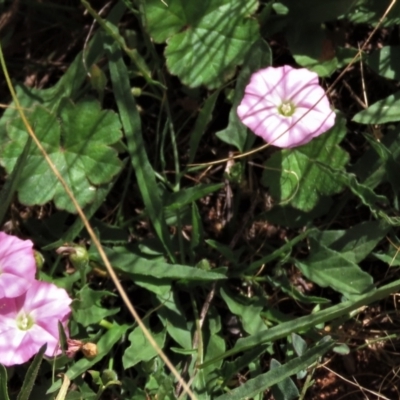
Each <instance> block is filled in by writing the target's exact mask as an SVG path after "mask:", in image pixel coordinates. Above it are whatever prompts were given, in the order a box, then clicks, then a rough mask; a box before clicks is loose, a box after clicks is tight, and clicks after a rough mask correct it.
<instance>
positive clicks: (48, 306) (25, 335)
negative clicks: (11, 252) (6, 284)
mask: <svg viewBox="0 0 400 400" xmlns="http://www.w3.org/2000/svg"><path fill="white" fill-rule="evenodd" d="M70 303H71V299H70V298H69V296H68V294H67V292H66V291H65V290H64V289H60V288H58V287H57V286H55V285H53V284H52V283H48V282H39V281H36V280H35V281H33V282H32V284H31V286H30V287H29V289H28V290H27V291H26V292H25V293H24V294H22V295H21V296H18V297H15V298H3V299H0V363H1V364H3V365H6V366H11V365H15V364H22V363H24V362H26V361H28V360H29V359H30V358H31V357H32V356H33V355H35V354H36V353H37V352H38V351H39V349H40V348H41V347H42V346H43V344H45V343H47V349H46V352H45V355H46V356H49V357H52V356H55V355H57V354H59V353H60V348H59V333H58V321H60V322H61V323H62V325H63V326H64V329H66V330H67V322H68V317H69V315H70V312H71V310H70V307H69V305H70Z"/></svg>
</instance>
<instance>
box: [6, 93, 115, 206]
mask: <svg viewBox="0 0 400 400" xmlns="http://www.w3.org/2000/svg"><path fill="white" fill-rule="evenodd" d="M29 120H30V123H31V125H32V126H34V127H35V132H36V135H37V137H38V139H39V140H40V141H41V143H42V144H43V146H44V148H45V150H46V151H47V153H48V154H49V157H50V159H51V161H52V162H53V164H54V165H55V167H56V168H57V170H58V171H59V172H60V173H61V174H62V176H63V178H64V179H65V181H66V183H67V184H68V186H69V187H70V189H72V191H73V193H74V195H75V197H76V199H77V201H78V203H79V204H80V205H81V206H82V207H83V206H85V205H86V204H88V203H89V202H91V201H93V199H94V198H95V195H96V190H97V189H96V186H95V185H101V184H104V183H107V182H109V181H110V180H111V179H112V177H113V176H114V175H116V174H117V173H118V172H119V171H120V169H121V162H120V160H119V159H118V156H117V153H116V151H115V150H114V149H112V148H111V147H109V145H110V144H113V143H115V142H116V141H118V140H119V139H120V138H121V130H120V128H121V127H120V123H119V120H118V117H117V115H116V114H115V113H113V112H112V111H101V110H100V106H99V104H98V103H97V102H96V101H93V100H84V101H82V102H80V103H78V104H77V105H73V104H72V103H69V102H65V103H64V107H62V109H61V112H60V114H59V115H58V116H56V115H54V114H52V113H50V112H48V111H47V110H46V109H44V108H43V107H41V106H36V107H35V109H34V110H33V112H32V113H31V114H30V115H29ZM7 131H8V142H7V143H6V144H5V146H4V147H3V149H2V153H1V158H0V162H1V163H2V164H3V165H4V166H5V168H6V170H7V171H8V172H11V171H13V168H14V166H15V164H16V161H17V158H18V157H19V156H20V155H21V154H22V152H23V149H24V147H25V143H26V141H27V137H28V134H27V133H26V130H25V126H24V125H23V123H22V121H21V120H13V121H11V122H10V124H9V125H8V126H7ZM17 189H18V194H19V200H20V201H21V202H22V203H23V204H27V205H34V204H44V203H46V202H48V201H50V200H54V202H55V204H56V206H57V207H58V208H61V209H65V210H67V211H69V212H72V213H73V212H75V209H74V206H73V205H72V203H71V200H70V198H69V197H68V196H67V195H66V194H65V190H64V188H63V186H62V185H61V183H60V182H59V181H58V180H57V178H56V177H55V175H54V174H53V172H52V171H51V169H50V167H49V166H48V164H47V162H46V161H45V160H44V158H43V156H42V154H41V153H40V151H39V149H38V148H37V147H33V146H32V148H31V151H30V154H29V156H28V158H27V161H26V163H25V165H24V168H23V170H22V172H21V175H20V180H19V182H18V186H17Z"/></svg>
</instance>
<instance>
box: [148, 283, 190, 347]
mask: <svg viewBox="0 0 400 400" xmlns="http://www.w3.org/2000/svg"><path fill="white" fill-rule="evenodd" d="M157 299H158V301H159V303H158V304H157V305H156V307H157V315H158V317H159V318H160V320H161V321H162V323H163V325H164V326H165V328H166V329H167V332H168V334H169V335H170V336H171V337H172V339H174V340H175V342H176V343H178V344H179V346H181V347H182V349H185V350H191V349H192V337H191V331H190V327H189V326H188V321H187V317H186V315H185V313H184V311H183V308H182V305H181V303H180V301H179V298H178V296H177V295H176V293H174V292H172V291H169V292H168V293H165V294H163V295H158V296H157Z"/></svg>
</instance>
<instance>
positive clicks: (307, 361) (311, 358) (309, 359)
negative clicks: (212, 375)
mask: <svg viewBox="0 0 400 400" xmlns="http://www.w3.org/2000/svg"><path fill="white" fill-rule="evenodd" d="M333 346H334V342H333V341H332V340H324V341H323V342H322V343H320V344H318V345H316V346H315V347H314V348H312V349H310V350H307V351H306V352H305V353H304V355H302V356H301V357H297V358H295V359H293V360H290V361H288V362H287V363H286V364H284V365H282V366H279V367H276V368H273V369H271V370H270V371H268V372H266V373H265V374H261V375H258V376H257V377H256V378H253V379H250V380H248V381H247V382H245V383H243V384H242V385H240V386H239V387H237V388H236V389H233V390H231V391H230V392H229V393H227V394H224V395H222V396H219V397H217V399H216V400H242V399H245V398H252V397H254V396H256V395H257V394H259V393H262V392H264V391H265V390H266V389H268V388H270V387H271V386H273V385H275V384H277V383H279V382H282V381H283V380H284V379H287V378H289V377H290V376H291V375H294V374H296V373H297V372H299V371H301V370H304V369H306V368H308V367H309V366H310V365H312V364H313V363H315V362H316V361H317V360H318V359H319V358H320V357H322V356H323V355H324V354H325V353H326V352H327V351H329V350H330V349H332V347H333Z"/></svg>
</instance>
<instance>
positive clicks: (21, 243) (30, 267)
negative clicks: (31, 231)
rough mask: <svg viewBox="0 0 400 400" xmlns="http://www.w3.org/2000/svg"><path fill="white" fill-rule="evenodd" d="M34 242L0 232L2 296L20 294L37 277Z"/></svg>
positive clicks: (0, 292)
mask: <svg viewBox="0 0 400 400" xmlns="http://www.w3.org/2000/svg"><path fill="white" fill-rule="evenodd" d="M32 247H33V243H32V242H31V241H30V240H21V239H18V238H17V237H16V236H12V235H7V234H6V233H4V232H0V298H1V297H16V296H20V295H21V294H23V293H24V292H26V290H27V289H28V287H29V286H30V284H31V282H32V281H33V280H34V279H35V273H36V262H35V257H34V254H33V249H32Z"/></svg>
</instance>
